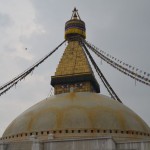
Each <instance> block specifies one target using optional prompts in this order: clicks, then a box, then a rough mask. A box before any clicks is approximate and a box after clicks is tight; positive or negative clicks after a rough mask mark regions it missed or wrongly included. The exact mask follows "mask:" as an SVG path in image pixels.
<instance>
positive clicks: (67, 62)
mask: <svg viewBox="0 0 150 150" xmlns="http://www.w3.org/2000/svg"><path fill="white" fill-rule="evenodd" d="M83 33H84V34H83ZM78 36H80V37H82V38H85V23H84V22H83V21H81V20H80V16H79V14H78V12H77V9H76V8H75V9H74V10H73V14H72V17H71V20H69V21H67V23H66V25H65V38H66V39H67V40H68V45H67V47H66V49H65V51H64V53H63V56H62V58H61V60H60V62H59V65H58V67H57V69H56V72H55V76H53V77H52V80H51V84H52V85H53V86H54V89H55V94H60V93H66V92H70V89H72V88H73V89H74V91H76V92H85V91H89V92H99V91H100V89H99V85H98V83H97V81H96V79H95V77H94V74H93V71H92V69H91V66H90V64H89V62H88V59H87V57H86V54H85V53H84V50H83V48H82V46H81V45H80V43H79V41H78V40H77V38H74V37H78Z"/></svg>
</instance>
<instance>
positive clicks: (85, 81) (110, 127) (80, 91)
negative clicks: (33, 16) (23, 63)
mask: <svg viewBox="0 0 150 150" xmlns="http://www.w3.org/2000/svg"><path fill="white" fill-rule="evenodd" d="M78 36H80V37H82V38H84V39H85V38H86V27H85V23H84V21H82V20H81V18H80V16H79V14H78V11H77V9H76V8H75V9H74V11H73V14H72V17H71V19H70V20H69V21H67V22H66V24H65V39H66V40H67V41H68V45H67V47H66V49H65V51H64V53H63V56H62V58H61V60H60V62H59V65H58V66H57V69H56V72H55V75H54V76H52V77H51V85H52V86H53V87H54V89H55V95H54V96H51V97H49V98H47V99H44V100H42V101H40V102H39V103H37V104H35V105H34V106H32V107H30V108H29V109H27V110H26V111H24V112H23V113H22V114H21V115H19V116H18V117H17V118H16V119H15V120H14V121H12V123H11V124H10V125H9V126H8V127H7V128H6V130H5V132H4V134H3V136H2V138H1V140H0V150H6V149H7V150H15V149H17V148H18V149H19V148H20V149H22V150H27V149H28V150H30V149H32V150H34V149H36V150H58V149H62V150H63V149H65V150H75V149H76V150H81V149H82V150H83V149H89V150H90V149H103V150H105V149H109V150H113V149H117V150H119V149H124V150H127V149H128V150H129V149H133V148H139V149H141V148H142V147H143V150H148V148H150V128H149V126H148V125H147V124H146V123H145V122H144V121H143V120H142V119H141V118H140V117H139V116H138V115H137V114H136V113H135V112H133V111H132V110H131V109H129V108H128V107H127V106H125V105H124V104H122V103H120V102H118V101H115V100H113V99H112V98H110V97H108V96H105V95H102V94H101V93H100V86H99V84H98V82H97V79H96V78H95V76H94V73H93V71H92V67H91V66H90V63H89V61H88V58H87V56H86V54H85V52H84V50H83V48H82V46H81V44H80V42H79V41H78V40H77V37H78Z"/></svg>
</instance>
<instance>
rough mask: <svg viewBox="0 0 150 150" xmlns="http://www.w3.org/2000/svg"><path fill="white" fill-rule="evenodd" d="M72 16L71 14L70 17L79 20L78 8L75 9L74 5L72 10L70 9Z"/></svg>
mask: <svg viewBox="0 0 150 150" xmlns="http://www.w3.org/2000/svg"><path fill="white" fill-rule="evenodd" d="M72 12H73V13H72V16H71V19H78V20H81V18H80V16H79V13H78V10H77V9H76V7H75V8H74V10H73V11H72Z"/></svg>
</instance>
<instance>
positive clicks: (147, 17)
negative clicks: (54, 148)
mask: <svg viewBox="0 0 150 150" xmlns="http://www.w3.org/2000/svg"><path fill="white" fill-rule="evenodd" d="M74 6H76V7H77V9H78V10H79V14H80V17H81V19H82V20H84V21H85V23H86V28H87V40H88V41H90V42H91V43H93V44H95V45H96V46H97V47H99V48H100V49H102V50H104V51H106V52H108V53H109V54H111V55H112V56H114V57H116V58H119V59H121V60H123V61H124V62H126V63H128V64H131V65H133V66H135V67H138V68H140V69H142V70H144V71H147V72H150V58H149V57H150V1H149V0H113V1H112V0H92V1H91V0H84V1H83V0H82V1H81V0H63V1H61V0H44V1H41V0H9V1H8V0H0V85H3V84H4V83H5V82H7V81H9V80H10V79H12V78H13V77H15V76H16V75H18V74H19V73H21V72H22V71H24V70H25V69H26V68H28V67H29V66H31V65H32V64H33V63H34V62H36V61H37V60H39V59H40V58H41V57H43V56H45V55H46V54H47V53H48V52H50V51H51V50H53V49H54V48H55V47H56V46H57V45H58V44H60V42H62V41H63V40H64V25H65V22H66V21H67V20H69V19H70V17H71V14H72V10H73V8H74ZM26 48H27V50H25V49H26ZM64 49H65V45H64V46H62V47H61V48H60V49H59V50H58V51H57V52H56V53H55V54H54V55H53V56H52V57H50V58H49V59H48V60H47V61H45V62H44V63H43V64H42V65H40V66H39V67H38V68H37V69H36V70H35V71H34V73H33V75H32V76H31V75H29V76H28V77H27V78H26V79H25V80H24V81H22V82H20V83H19V84H18V85H17V86H16V88H15V87H14V88H13V89H11V90H10V91H9V92H7V93H6V94H5V95H3V96H1V97H0V136H1V135H2V133H3V132H4V130H5V128H6V127H7V126H8V125H9V124H10V123H11V121H12V120H13V119H15V118H16V117H17V116H18V115H19V114H20V113H21V112H23V111H24V110H26V109H27V108H29V107H30V106H32V105H34V104H35V103H37V102H39V101H41V100H42V99H45V98H46V97H47V96H48V95H49V93H50V89H51V86H50V77H51V76H52V75H54V72H55V69H56V66H57V64H58V62H59V59H60V57H61V56H62V53H63V51H64ZM93 56H94V55H93ZM95 59H96V62H97V64H98V65H99V67H100V68H101V70H102V71H103V73H104V75H105V77H106V78H107V80H108V82H109V83H110V84H111V86H112V87H113V89H114V90H115V91H116V93H117V95H118V96H119V97H120V98H121V99H122V101H123V103H124V104H125V105H127V106H128V107H130V108H131V109H132V110H133V111H134V112H136V113H137V114H138V115H139V116H141V117H142V118H143V120H145V122H147V123H148V125H149V126H150V117H149V116H150V87H148V86H146V85H142V84H141V83H137V84H136V86H135V81H134V80H133V79H130V78H129V77H126V76H125V75H124V74H122V73H119V72H118V71H116V70H115V69H114V68H111V67H110V66H109V65H107V64H106V63H104V62H103V63H102V65H101V63H100V61H101V60H100V59H98V58H96V57H95ZM98 81H99V83H100V86H101V93H102V94H106V95H108V93H107V92H106V90H105V89H104V87H103V85H102V84H101V82H100V80H99V79H98Z"/></svg>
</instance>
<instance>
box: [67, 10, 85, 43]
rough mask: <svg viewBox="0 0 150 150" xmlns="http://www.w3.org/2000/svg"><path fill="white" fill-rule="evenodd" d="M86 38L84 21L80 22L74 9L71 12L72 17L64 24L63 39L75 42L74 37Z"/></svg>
mask: <svg viewBox="0 0 150 150" xmlns="http://www.w3.org/2000/svg"><path fill="white" fill-rule="evenodd" d="M79 36H80V37H82V38H84V39H85V38H86V27H85V23H84V21H82V20H81V18H80V16H79V13H78V10H77V9H76V7H75V8H74V9H73V11H72V16H71V19H70V20H69V21H67V22H66V24H65V39H66V40H68V41H70V40H76V38H75V37H79Z"/></svg>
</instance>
